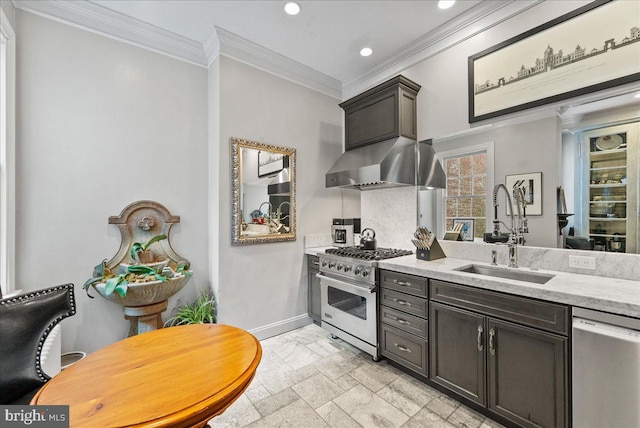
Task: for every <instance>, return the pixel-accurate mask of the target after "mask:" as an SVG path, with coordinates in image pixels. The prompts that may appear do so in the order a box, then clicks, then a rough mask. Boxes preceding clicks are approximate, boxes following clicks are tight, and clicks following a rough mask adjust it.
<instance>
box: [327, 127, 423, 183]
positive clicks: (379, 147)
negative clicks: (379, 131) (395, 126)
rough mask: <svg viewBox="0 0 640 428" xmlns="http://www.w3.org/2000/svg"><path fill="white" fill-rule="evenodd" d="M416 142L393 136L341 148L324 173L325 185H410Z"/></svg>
mask: <svg viewBox="0 0 640 428" xmlns="http://www.w3.org/2000/svg"><path fill="white" fill-rule="evenodd" d="M415 153H416V142H415V140H411V139H409V138H406V137H397V138H393V139H390V140H386V141H380V142H379V143H375V144H370V145H368V146H363V147H358V148H357V149H353V150H348V151H346V152H344V153H343V154H342V155H341V156H340V157H339V158H338V161H337V162H336V163H335V164H334V165H333V167H331V169H330V170H329V172H327V175H326V187H344V188H354V189H360V190H368V189H372V188H376V189H381V188H386V187H398V186H414V185H415V172H416V169H415V168H416V162H415V159H416V155H415Z"/></svg>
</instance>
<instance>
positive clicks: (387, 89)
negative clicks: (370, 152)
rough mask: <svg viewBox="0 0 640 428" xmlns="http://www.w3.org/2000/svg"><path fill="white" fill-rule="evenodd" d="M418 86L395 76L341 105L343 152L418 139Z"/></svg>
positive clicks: (402, 77) (404, 78)
mask: <svg viewBox="0 0 640 428" xmlns="http://www.w3.org/2000/svg"><path fill="white" fill-rule="evenodd" d="M419 90H420V85H418V84H417V83H415V82H412V81H411V80H409V79H407V78H406V77H404V76H401V75H400V76H396V77H394V78H393V79H390V80H388V81H386V82H384V83H381V84H380V85H378V86H376V87H374V88H371V89H369V90H368V91H366V92H363V93H362V94H360V95H358V96H355V97H353V98H350V99H348V100H347V101H345V102H343V103H341V104H340V107H342V108H343V109H344V112H345V150H351V149H355V148H357V147H361V146H366V145H368V144H373V143H377V142H379V141H384V140H388V139H390V138H396V137H399V136H404V137H407V138H410V139H412V140H415V139H417V137H418V133H417V116H416V97H417V94H418V91H419Z"/></svg>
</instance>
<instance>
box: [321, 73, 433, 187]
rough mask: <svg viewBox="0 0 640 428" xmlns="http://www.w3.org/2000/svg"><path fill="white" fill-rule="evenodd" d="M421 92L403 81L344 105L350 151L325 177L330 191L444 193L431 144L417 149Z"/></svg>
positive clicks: (401, 78) (399, 78) (389, 83)
mask: <svg viewBox="0 0 640 428" xmlns="http://www.w3.org/2000/svg"><path fill="white" fill-rule="evenodd" d="M419 90H420V85H418V84H417V83H415V82H412V81H411V80H409V79H407V78H406V77H404V76H401V75H399V76H396V77H394V78H393V79H390V80H388V81H386V82H384V83H382V84H380V85H378V86H376V87H374V88H372V89H369V90H368V91H366V92H364V93H362V94H360V95H358V96H355V97H353V98H351V99H349V100H347V101H345V102H343V103H341V104H340V107H342V108H343V109H344V111H345V150H346V151H345V152H344V153H343V154H342V155H341V156H340V158H338V161H337V162H336V163H335V164H334V165H333V166H332V167H331V169H330V170H329V172H327V174H326V177H325V185H326V187H341V188H350V189H359V190H370V189H383V188H389V187H399V186H416V185H419V186H421V187H430V188H431V187H434V188H435V187H442V188H444V187H445V185H446V179H445V178H444V171H443V170H442V167H441V166H440V163H439V162H438V160H437V158H436V157H435V152H434V151H433V146H432V145H431V142H430V141H423V142H421V143H419V144H418V143H417V118H416V99H417V95H418V91H419ZM416 166H418V170H417V171H416ZM425 168H429V169H428V170H426V169H425Z"/></svg>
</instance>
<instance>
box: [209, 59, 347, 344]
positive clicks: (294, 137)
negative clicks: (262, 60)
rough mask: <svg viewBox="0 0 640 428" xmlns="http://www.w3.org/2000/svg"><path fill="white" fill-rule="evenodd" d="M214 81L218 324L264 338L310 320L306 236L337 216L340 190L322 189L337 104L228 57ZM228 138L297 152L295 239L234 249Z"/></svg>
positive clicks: (333, 147)
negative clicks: (217, 110) (217, 163)
mask: <svg viewBox="0 0 640 428" xmlns="http://www.w3.org/2000/svg"><path fill="white" fill-rule="evenodd" d="M219 77H220V80H219V85H220V106H219V108H220V130H219V136H220V145H219V147H218V152H217V156H218V157H219V158H220V159H221V162H220V174H219V175H220V188H219V192H220V211H219V214H218V218H219V224H218V225H217V227H218V228H219V236H220V242H219V245H220V250H219V251H220V254H219V268H220V271H219V287H218V293H219V294H218V299H219V300H218V308H219V321H220V322H223V323H226V324H233V325H237V326H239V327H241V328H245V329H252V330H253V331H254V333H255V334H256V335H257V336H258V337H265V336H266V335H269V334H273V333H274V332H277V331H283V330H285V329H287V328H291V327H292V326H295V325H299V324H300V323H306V322H308V319H307V317H306V314H307V277H306V264H305V263H304V248H303V236H304V235H306V234H315V233H328V232H329V230H330V225H331V219H332V218H333V217H340V216H341V209H342V208H341V207H342V202H341V191H339V190H337V191H336V190H335V189H325V173H326V172H327V171H328V170H329V168H330V167H331V166H332V164H333V162H334V161H335V160H336V159H337V158H338V156H339V155H340V154H341V153H342V110H341V109H340V108H339V106H338V100H336V99H334V98H331V97H328V96H326V95H322V94H320V93H318V92H315V91H313V90H310V89H307V88H305V87H302V86H300V85H297V84H294V83H292V82H290V81H287V80H285V79H282V78H280V77H277V76H274V75H272V74H269V73H266V72H263V71H261V70H258V69H256V68H254V67H251V66H248V65H245V64H242V63H240V62H237V61H235V60H233V59H229V58H226V57H222V58H221V59H220V75H219ZM231 137H238V138H243V139H246V140H253V141H259V142H263V143H268V144H274V145H278V146H285V147H292V148H295V149H296V168H297V172H296V189H297V194H296V209H297V221H298V223H297V239H296V241H292V242H279V243H269V244H261V245H248V246H232V245H231V208H230V204H231V171H230V168H231V162H230V156H231V154H230V147H231V142H230V139H231ZM255 329H257V330H255Z"/></svg>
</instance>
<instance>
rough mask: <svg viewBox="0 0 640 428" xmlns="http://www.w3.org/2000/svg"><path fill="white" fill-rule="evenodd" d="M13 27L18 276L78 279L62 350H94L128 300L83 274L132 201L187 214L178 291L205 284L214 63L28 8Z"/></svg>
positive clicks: (45, 282) (119, 321)
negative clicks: (182, 283)
mask: <svg viewBox="0 0 640 428" xmlns="http://www.w3.org/2000/svg"><path fill="white" fill-rule="evenodd" d="M16 31H17V38H18V40H19V43H18V56H17V58H18V62H17V70H18V81H17V93H18V106H17V109H18V110H17V168H16V169H17V177H16V181H17V188H16V193H17V225H16V229H17V230H16V242H17V249H16V253H17V257H16V259H17V266H16V282H17V286H18V287H19V288H22V289H24V290H26V291H30V290H35V289H39V288H44V287H47V286H50V285H56V284H60V283H66V282H73V283H74V284H76V289H75V290H76V296H77V303H78V313H77V314H76V315H75V316H74V317H72V318H70V319H68V320H65V321H64V324H63V327H64V328H63V350H71V349H78V350H85V351H93V350H95V349H97V348H99V347H101V346H105V345H107V344H109V343H111V342H114V341H116V340H119V339H121V338H123V337H124V336H125V335H126V333H127V330H128V322H127V321H125V320H124V318H123V315H122V309H121V307H120V306H117V305H114V304H112V303H110V302H108V301H106V300H105V299H102V298H101V297H99V296H98V297H96V298H95V299H93V300H89V299H88V298H87V296H86V294H85V293H84V291H83V290H82V288H81V285H82V284H83V283H84V281H85V280H86V279H87V278H89V277H90V276H91V273H92V271H93V267H94V266H95V265H97V264H98V263H100V261H101V260H102V259H104V258H111V257H112V256H113V255H114V254H115V252H116V251H117V249H118V247H119V242H120V235H119V232H118V230H117V228H116V227H115V226H112V225H108V223H107V219H108V217H109V216H110V215H117V214H119V213H120V211H121V210H122V209H123V208H124V207H125V206H127V205H128V204H129V203H131V202H134V201H137V200H141V199H151V200H155V201H158V202H160V203H161V204H163V205H165V206H166V207H167V208H168V209H169V211H170V212H171V213H172V214H176V215H179V216H180V217H181V223H180V224H178V225H177V226H175V227H174V228H173V230H172V236H171V239H172V244H173V248H174V249H175V250H176V251H177V252H178V253H179V254H181V255H183V256H184V257H186V258H188V259H190V260H191V262H192V266H193V269H194V276H193V278H192V280H191V281H190V283H189V284H188V285H187V286H186V287H185V288H184V289H183V290H182V291H181V292H180V293H179V294H178V296H177V297H179V296H186V297H195V295H196V294H197V290H198V289H200V288H204V287H206V286H207V285H208V284H207V283H208V280H207V272H208V263H209V253H208V242H207V224H208V212H207V208H208V161H207V157H208V152H207V71H206V70H205V69H203V68H199V67H196V66H194V65H190V64H187V63H185V62H182V61H177V60H174V59H171V58H168V57H166V56H162V55H158V54H156V53H153V52H150V51H148V50H143V49H140V48H137V47H134V46H131V45H128V44H125V43H121V42H119V41H115V40H113V39H110V38H106V37H103V36H99V35H96V34H94V33H90V32H87V31H83V30H80V29H77V28H75V27H71V26H68V25H64V24H61V23H58V22H56V21H52V20H49V19H44V18H42V17H39V16H36V15H33V14H30V13H27V12H22V11H17V13H16ZM175 300H176V297H174V298H173V299H172V300H171V301H170V309H171V306H173V304H174V303H175ZM165 314H167V313H165Z"/></svg>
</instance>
